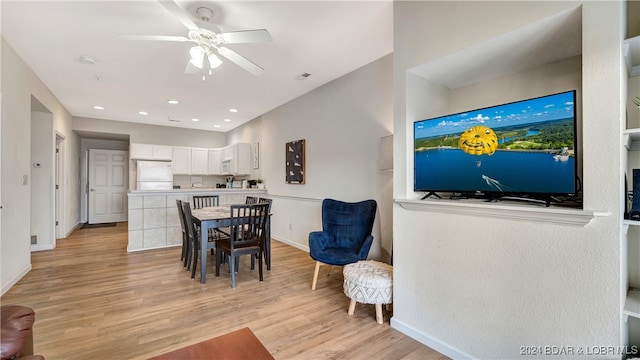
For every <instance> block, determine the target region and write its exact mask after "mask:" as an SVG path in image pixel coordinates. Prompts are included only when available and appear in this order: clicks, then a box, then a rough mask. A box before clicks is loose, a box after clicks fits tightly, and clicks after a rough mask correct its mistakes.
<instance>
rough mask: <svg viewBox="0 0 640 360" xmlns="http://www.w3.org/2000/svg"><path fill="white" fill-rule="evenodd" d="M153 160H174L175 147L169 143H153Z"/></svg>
mask: <svg viewBox="0 0 640 360" xmlns="http://www.w3.org/2000/svg"><path fill="white" fill-rule="evenodd" d="M153 160H173V148H172V147H171V146H167V145H153Z"/></svg>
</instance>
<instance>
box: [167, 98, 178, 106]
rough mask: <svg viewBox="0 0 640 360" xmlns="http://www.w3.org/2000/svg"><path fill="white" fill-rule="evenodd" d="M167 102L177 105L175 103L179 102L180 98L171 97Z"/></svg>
mask: <svg viewBox="0 0 640 360" xmlns="http://www.w3.org/2000/svg"><path fill="white" fill-rule="evenodd" d="M167 102H168V103H169V104H171V105H175V104H177V103H178V100H173V99H169V100H167Z"/></svg>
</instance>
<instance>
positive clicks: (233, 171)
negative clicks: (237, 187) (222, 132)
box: [221, 143, 251, 175]
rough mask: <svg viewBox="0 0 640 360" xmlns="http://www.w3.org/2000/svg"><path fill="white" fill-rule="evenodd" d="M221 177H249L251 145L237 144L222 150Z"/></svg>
mask: <svg viewBox="0 0 640 360" xmlns="http://www.w3.org/2000/svg"><path fill="white" fill-rule="evenodd" d="M221 169H222V170H221V171H222V174H223V175H249V174H250V173H251V144H247V143H238V144H233V145H229V146H227V147H224V148H222V157H221Z"/></svg>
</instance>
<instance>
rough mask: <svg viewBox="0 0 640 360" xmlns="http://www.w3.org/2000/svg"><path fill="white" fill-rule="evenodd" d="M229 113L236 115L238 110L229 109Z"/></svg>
mask: <svg viewBox="0 0 640 360" xmlns="http://www.w3.org/2000/svg"><path fill="white" fill-rule="evenodd" d="M229 112H232V113H237V112H238V109H229Z"/></svg>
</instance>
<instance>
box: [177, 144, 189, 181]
mask: <svg viewBox="0 0 640 360" xmlns="http://www.w3.org/2000/svg"><path fill="white" fill-rule="evenodd" d="M173 174H174V175H190V174H191V148H190V147H182V146H174V147H173Z"/></svg>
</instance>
